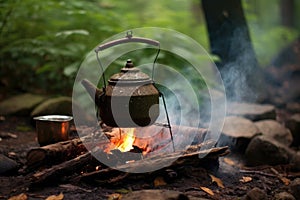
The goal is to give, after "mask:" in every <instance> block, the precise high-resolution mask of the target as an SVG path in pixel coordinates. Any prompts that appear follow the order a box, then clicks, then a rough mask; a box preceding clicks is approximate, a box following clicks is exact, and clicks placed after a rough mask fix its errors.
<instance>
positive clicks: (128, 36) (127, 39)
mask: <svg viewBox="0 0 300 200" xmlns="http://www.w3.org/2000/svg"><path fill="white" fill-rule="evenodd" d="M130 42H139V43H145V44H150V45H153V46H157V47H158V51H157V54H156V56H155V59H154V62H153V66H152V81H153V76H154V66H155V62H156V60H157V58H158V54H159V52H160V43H159V42H158V41H156V40H152V39H149V38H142V37H133V36H132V31H131V30H130V31H127V32H126V36H125V38H121V39H118V40H113V41H110V42H107V43H105V44H102V45H100V46H98V47H97V48H96V49H95V52H96V58H97V61H98V63H99V65H100V67H101V70H102V72H103V73H102V79H103V91H104V92H105V88H106V80H105V74H104V69H103V66H102V64H101V61H100V58H99V55H98V53H99V51H101V50H104V49H107V48H109V47H113V46H116V45H119V44H124V43H130Z"/></svg>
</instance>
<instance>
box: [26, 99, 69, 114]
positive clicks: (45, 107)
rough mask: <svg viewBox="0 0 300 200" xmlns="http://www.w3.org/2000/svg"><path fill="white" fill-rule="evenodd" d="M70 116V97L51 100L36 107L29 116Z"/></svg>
mask: <svg viewBox="0 0 300 200" xmlns="http://www.w3.org/2000/svg"><path fill="white" fill-rule="evenodd" d="M58 114H59V115H72V99H71V98H70V97H57V98H51V99H48V100H47V101H44V102H43V103H41V104H40V105H38V106H37V107H36V108H35V109H34V110H33V111H32V112H31V114H30V115H31V116H32V117H35V116H41V115H58Z"/></svg>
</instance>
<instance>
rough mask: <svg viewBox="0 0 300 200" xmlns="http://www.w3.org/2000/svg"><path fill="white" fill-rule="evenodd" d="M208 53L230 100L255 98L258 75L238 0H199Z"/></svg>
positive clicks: (257, 90) (258, 86) (254, 99)
mask: <svg viewBox="0 0 300 200" xmlns="http://www.w3.org/2000/svg"><path fill="white" fill-rule="evenodd" d="M202 7H203V11H204V14H205V18H206V25H207V30H208V34H209V41H210V47H211V53H212V54H215V55H217V56H219V57H220V59H221V61H220V62H219V63H216V64H217V66H218V68H219V70H220V72H221V76H222V79H223V81H224V84H225V89H226V95H227V97H228V98H229V99H230V100H234V101H241V100H243V101H258V99H257V97H258V94H259V89H258V88H260V87H261V85H262V84H261V83H260V82H261V81H262V79H260V78H258V77H259V76H260V75H259V73H260V72H259V71H260V68H259V65H258V61H257V59H256V55H255V52H254V49H253V46H252V44H251V40H250V35H249V31H248V26H247V23H246V19H245V16H244V12H243V8H242V4H241V0H227V1H224V0H202Z"/></svg>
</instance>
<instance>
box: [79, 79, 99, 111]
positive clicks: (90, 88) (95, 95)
mask: <svg viewBox="0 0 300 200" xmlns="http://www.w3.org/2000/svg"><path fill="white" fill-rule="evenodd" d="M81 84H82V85H83V86H84V88H85V89H86V91H87V92H88V93H89V95H90V96H91V98H92V99H93V100H94V102H95V104H96V105H97V106H100V103H101V98H102V96H103V95H104V91H103V90H102V89H98V88H97V87H96V86H95V85H93V84H92V83H91V82H90V81H88V80H86V79H83V80H82V81H81Z"/></svg>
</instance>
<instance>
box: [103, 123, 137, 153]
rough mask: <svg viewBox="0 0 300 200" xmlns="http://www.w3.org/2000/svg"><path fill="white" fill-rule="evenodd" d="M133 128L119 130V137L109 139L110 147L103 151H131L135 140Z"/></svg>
mask: <svg viewBox="0 0 300 200" xmlns="http://www.w3.org/2000/svg"><path fill="white" fill-rule="evenodd" d="M134 132H135V128H120V129H119V136H115V137H113V138H111V140H110V142H111V144H112V145H110V146H109V147H108V148H107V149H106V150H105V151H106V152H110V151H111V150H113V149H119V150H120V151H122V152H126V151H130V150H131V149H133V146H132V145H133V143H134V141H135V139H136V137H135V136H134Z"/></svg>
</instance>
